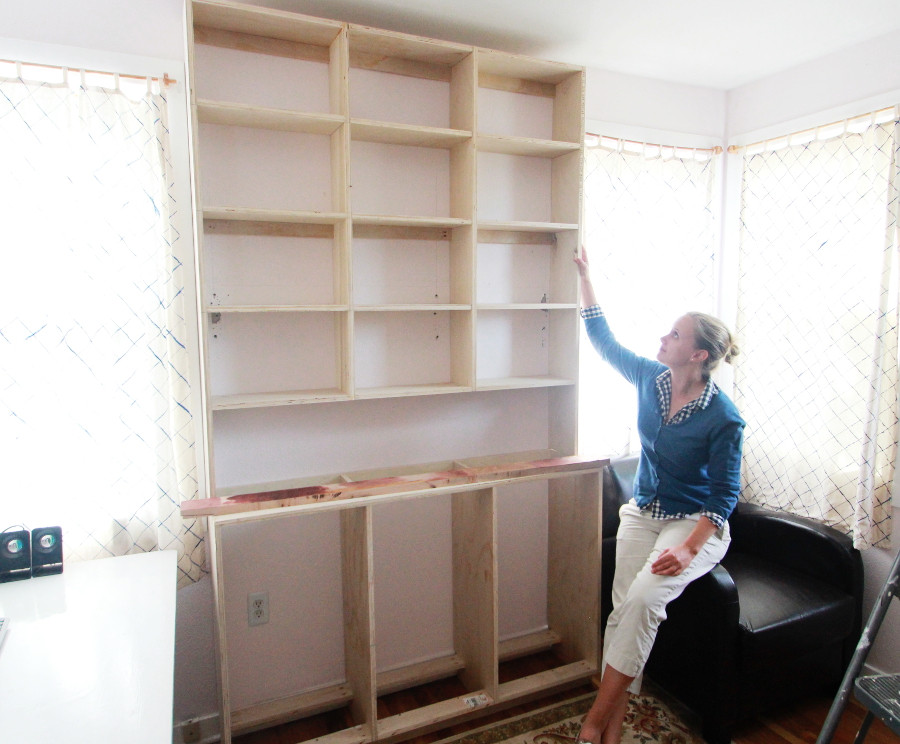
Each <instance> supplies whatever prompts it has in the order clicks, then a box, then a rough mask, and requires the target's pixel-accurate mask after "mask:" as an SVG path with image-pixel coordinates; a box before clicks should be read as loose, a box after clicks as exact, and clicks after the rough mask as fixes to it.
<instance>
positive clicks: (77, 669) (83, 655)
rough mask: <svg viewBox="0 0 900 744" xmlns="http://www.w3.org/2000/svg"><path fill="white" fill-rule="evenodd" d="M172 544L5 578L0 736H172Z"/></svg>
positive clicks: (142, 742)
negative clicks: (60, 570)
mask: <svg viewBox="0 0 900 744" xmlns="http://www.w3.org/2000/svg"><path fill="white" fill-rule="evenodd" d="M175 560H176V556H175V553H174V552H173V551H163V552H160V553H145V554H141V555H132V556H125V557H122V558H105V559H101V560H96V561H87V562H82V563H71V564H66V566H65V570H64V572H63V573H62V574H58V575H55V576H43V577H40V578H36V579H26V580H21V581H14V582H10V583H7V584H0V616H4V617H9V618H10V620H11V622H10V626H9V630H8V631H7V634H6V640H5V641H4V643H3V646H2V647H0V739H2V741H4V742H10V743H12V742H28V744H63V743H65V744H81V743H82V742H84V743H85V744H88V743H90V744H97V742H128V744H163V742H165V743H166V744H170V742H171V741H172V688H173V677H174V651H175V580H176V564H175Z"/></svg>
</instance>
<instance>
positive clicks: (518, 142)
mask: <svg viewBox="0 0 900 744" xmlns="http://www.w3.org/2000/svg"><path fill="white" fill-rule="evenodd" d="M476 143H477V145H478V151H479V152H494V153H500V154H502V155H526V156H529V157H537V158H556V157H559V156H560V155H566V154H568V153H570V152H577V151H578V150H580V149H581V145H580V144H579V143H578V142H559V141H557V140H543V139H532V138H530V137H509V136H505V135H501V134H479V135H478V138H477V140H476Z"/></svg>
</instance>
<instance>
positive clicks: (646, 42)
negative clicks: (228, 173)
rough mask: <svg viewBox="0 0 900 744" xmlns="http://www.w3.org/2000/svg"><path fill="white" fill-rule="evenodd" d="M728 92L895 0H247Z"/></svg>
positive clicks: (894, 26)
mask: <svg viewBox="0 0 900 744" xmlns="http://www.w3.org/2000/svg"><path fill="white" fill-rule="evenodd" d="M253 2H256V3H257V4H259V5H266V6H269V7H275V8H281V9H284V10H294V11H299V12H303V13H307V14H309V15H316V16H321V17H326V18H334V19H339V20H344V21H350V22H352V23H361V24H367V25H372V26H378V27H380V28H388V29H392V30H397V31H405V32H407V33H414V34H420V35H422V36H430V37H433V38H438V39H446V40H449V41H458V42H461V43H466V44H473V45H479V46H485V47H490V48H494V49H501V50H505V51H511V52H518V53H521V54H529V55H534V56H541V57H545V58H547V59H555V60H558V61H561V62H571V63H574V64H579V65H584V66H587V67H597V68H600V69H605V70H611V71H614V72H622V73H629V74H634V75H641V76H644V77H651V78H657V79H660V80H666V81H670V82H678V83H685V84H689V85H698V86H703V87H709V88H717V89H723V90H730V89H732V88H735V87H737V86H739V85H743V84H744V83H748V82H751V81H753V80H757V79H759V78H762V77H766V76H768V75H771V74H773V73H776V72H780V71H782V70H786V69H789V68H791V67H794V66H796V65H799V64H802V63H804V62H809V61H811V60H814V59H816V58H818V57H822V56H824V55H826V54H830V53H832V52H836V51H838V50H840V49H843V48H846V47H849V46H854V45H857V44H861V43H864V42H865V41H867V40H869V39H874V38H877V37H879V36H882V35H885V34H888V33H892V32H896V31H898V30H900V0H686V1H685V2H673V0H253Z"/></svg>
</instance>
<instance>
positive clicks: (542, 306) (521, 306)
mask: <svg viewBox="0 0 900 744" xmlns="http://www.w3.org/2000/svg"><path fill="white" fill-rule="evenodd" d="M476 308H477V309H478V310H486V311H488V312H490V311H492V310H547V311H550V310H577V309H578V305H576V304H574V303H561V302H518V303H508V304H500V303H491V304H487V303H485V304H481V303H479V304H478V305H476Z"/></svg>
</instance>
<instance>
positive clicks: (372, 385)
mask: <svg viewBox="0 0 900 744" xmlns="http://www.w3.org/2000/svg"><path fill="white" fill-rule="evenodd" d="M354 326H355V333H354V338H355V346H354V370H355V376H356V386H355V390H356V394H357V396H358V397H369V396H390V395H404V394H410V395H411V394H428V392H429V391H431V392H434V393H439V392H443V391H452V390H458V389H462V388H466V387H471V380H470V375H471V372H470V369H469V368H470V365H469V364H468V360H470V359H471V353H470V346H471V338H472V336H471V322H470V315H469V313H467V312H463V311H456V310H444V309H441V310H421V309H412V310H397V309H393V310H392V309H388V310H383V311H373V312H360V311H359V310H357V312H355V313H354Z"/></svg>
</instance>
